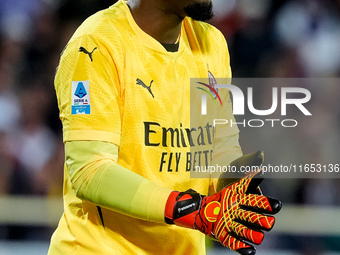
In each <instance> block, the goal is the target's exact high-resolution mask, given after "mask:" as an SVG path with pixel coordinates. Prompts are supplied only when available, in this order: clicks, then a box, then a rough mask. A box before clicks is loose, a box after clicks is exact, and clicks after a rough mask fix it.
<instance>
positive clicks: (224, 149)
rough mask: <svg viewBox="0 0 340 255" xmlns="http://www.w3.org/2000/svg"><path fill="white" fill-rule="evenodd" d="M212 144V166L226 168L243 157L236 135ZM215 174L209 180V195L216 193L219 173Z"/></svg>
mask: <svg viewBox="0 0 340 255" xmlns="http://www.w3.org/2000/svg"><path fill="white" fill-rule="evenodd" d="M214 142H215V144H214V156H213V161H212V165H213V166H216V165H219V166H221V167H223V166H228V165H229V164H230V163H231V162H232V161H233V160H235V159H237V158H239V157H241V156H242V155H243V154H242V150H241V147H240V145H239V135H238V134H235V135H231V136H227V137H222V138H215V140H214ZM215 174H216V175H213V176H212V179H211V185H210V188H209V194H215V193H216V188H217V182H218V177H219V175H220V174H221V173H218V172H216V173H215Z"/></svg>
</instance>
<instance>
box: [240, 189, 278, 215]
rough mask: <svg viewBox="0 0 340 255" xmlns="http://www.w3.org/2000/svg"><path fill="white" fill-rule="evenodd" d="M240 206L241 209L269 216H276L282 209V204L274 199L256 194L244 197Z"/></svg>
mask: <svg viewBox="0 0 340 255" xmlns="http://www.w3.org/2000/svg"><path fill="white" fill-rule="evenodd" d="M239 204H240V207H241V208H245V209H248V210H251V211H254V212H259V213H268V214H276V213H278V212H279V211H280V210H281V207H282V203H281V202H280V201H278V200H276V199H274V198H270V197H266V196H261V195H254V194H251V195H245V196H243V197H242V198H241V200H240V202H239Z"/></svg>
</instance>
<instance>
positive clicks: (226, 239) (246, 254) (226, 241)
mask: <svg viewBox="0 0 340 255" xmlns="http://www.w3.org/2000/svg"><path fill="white" fill-rule="evenodd" d="M218 240H219V241H220V242H221V244H223V245H224V246H226V247H228V248H230V249H231V250H233V251H237V252H238V253H240V254H242V255H251V254H255V251H256V250H255V248H254V247H253V246H251V245H249V244H247V243H245V242H242V241H241V240H239V239H237V238H236V237H234V236H232V235H230V234H229V233H228V232H227V231H226V229H224V231H223V232H222V233H221V235H220V236H218Z"/></svg>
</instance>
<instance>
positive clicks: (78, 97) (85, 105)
mask: <svg viewBox="0 0 340 255" xmlns="http://www.w3.org/2000/svg"><path fill="white" fill-rule="evenodd" d="M71 113H72V114H90V113H91V104H90V81H72V112H71Z"/></svg>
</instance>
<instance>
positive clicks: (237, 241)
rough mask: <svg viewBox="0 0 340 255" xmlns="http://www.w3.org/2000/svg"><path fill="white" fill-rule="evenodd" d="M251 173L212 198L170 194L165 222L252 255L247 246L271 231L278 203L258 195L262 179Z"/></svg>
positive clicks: (258, 240) (183, 193)
mask: <svg viewBox="0 0 340 255" xmlns="http://www.w3.org/2000/svg"><path fill="white" fill-rule="evenodd" d="M259 173H260V171H258V172H254V173H251V174H249V175H247V176H245V177H244V178H242V179H241V180H239V181H237V182H235V183H233V184H230V185H229V186H227V187H225V188H224V189H222V190H221V191H220V192H218V193H216V194H214V195H212V196H203V195H200V194H199V193H197V192H196V191H194V190H191V189H190V190H187V191H185V192H177V191H173V192H172V193H171V194H170V196H169V198H168V200H167V203H166V207H165V221H166V222H167V223H168V224H176V225H178V226H181V227H187V228H192V229H197V230H199V231H201V232H202V233H204V234H205V235H207V236H209V237H212V238H214V239H217V240H218V241H219V242H220V243H222V244H223V245H224V246H226V247H229V248H230V249H232V250H234V251H237V252H238V253H240V254H242V255H252V254H255V252H256V250H255V248H254V247H253V246H252V245H251V244H249V243H248V242H250V243H254V244H260V243H261V242H262V240H263V237H264V234H263V232H262V230H266V231H268V230H270V229H271V228H272V227H273V225H274V222H275V218H274V217H273V216H270V215H268V214H276V213H277V212H279V211H280V209H281V202H279V201H278V200H276V199H273V198H269V197H265V196H262V195H259V194H258V185H259V183H260V182H261V181H262V180H263V178H260V179H258V178H255V177H256V175H258V174H259Z"/></svg>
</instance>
